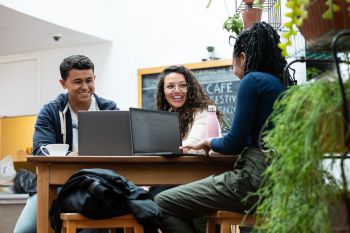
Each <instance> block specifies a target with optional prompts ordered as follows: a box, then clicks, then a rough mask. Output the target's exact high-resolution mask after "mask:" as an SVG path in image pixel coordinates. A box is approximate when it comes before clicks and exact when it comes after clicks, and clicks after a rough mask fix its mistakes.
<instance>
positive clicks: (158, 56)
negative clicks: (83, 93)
mask: <svg viewBox="0 0 350 233" xmlns="http://www.w3.org/2000/svg"><path fill="white" fill-rule="evenodd" d="M207 3H208V0H192V1H189V0H147V1H145V0H127V1H122V0H74V1H72V0H60V1H45V0H26V1H24V0H0V4H3V5H6V6H8V7H11V8H14V9H16V10H19V11H21V12H25V13H27V14H30V15H32V16H36V17H38V18H42V19H44V20H47V21H50V22H54V23H56V24H60V25H62V26H66V27H69V28H71V29H75V30H78V31H81V32H84V33H88V34H92V35H95V36H100V37H103V38H107V39H110V40H111V41H113V43H105V44H92V45H84V46H76V47H71V48H64V49H56V50H47V51H38V52H35V53H31V54H14V55H11V57H15V58H16V59H22V58H23V57H27V56H36V57H38V61H39V64H40V65H39V72H38V73H39V77H40V78H39V87H40V88H39V94H38V95H39V96H38V99H39V106H41V105H42V104H44V103H45V102H47V101H48V100H50V99H52V98H54V97H55V96H56V95H57V94H58V93H59V92H61V91H62V89H61V87H60V85H59V83H58V79H59V70H58V66H59V63H60V62H61V61H62V59H63V58H64V57H66V56H69V55H71V54H84V55H87V56H89V57H90V58H91V59H92V60H93V62H94V63H95V65H96V74H97V80H96V85H97V88H96V92H97V94H99V95H100V96H103V97H105V98H108V99H112V100H114V101H116V102H117V104H118V106H119V107H121V108H122V109H127V108H128V107H129V106H137V94H138V93H137V69H139V68H145V67H153V66H163V65H171V64H181V63H191V62H199V61H201V59H202V58H205V57H206V55H207V52H206V47H207V46H208V45H212V46H214V47H215V56H216V57H220V58H230V57H231V54H232V47H231V46H230V45H229V44H228V36H229V34H228V33H227V32H226V31H224V30H223V29H222V24H223V22H224V20H225V19H226V18H227V16H228V15H229V13H230V14H232V13H233V12H234V9H235V6H234V3H235V2H234V0H224V1H222V0H220V1H218V0H213V2H212V4H211V6H210V8H209V9H207V8H206V5H207ZM227 9H229V10H227ZM228 11H230V12H228ZM1 59H2V58H1V57H0V60H1ZM3 59H7V56H6V57H5V58H3ZM298 70H299V68H298ZM301 70H302V68H301ZM20 97H21V96H19V97H18V98H20Z"/></svg>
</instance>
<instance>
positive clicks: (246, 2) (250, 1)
mask: <svg viewBox="0 0 350 233" xmlns="http://www.w3.org/2000/svg"><path fill="white" fill-rule="evenodd" d="M242 2H243V3H245V4H246V5H253V3H254V0H242ZM264 2H265V0H260V4H263V3H264Z"/></svg>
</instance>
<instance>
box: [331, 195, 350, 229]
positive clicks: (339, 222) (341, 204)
mask: <svg viewBox="0 0 350 233" xmlns="http://www.w3.org/2000/svg"><path fill="white" fill-rule="evenodd" d="M328 212H329V218H330V224H331V232H332V233H349V232H350V227H349V225H348V212H347V208H346V200H345V196H344V195H339V197H338V199H337V200H335V201H334V202H332V203H331V204H330V206H329V208H328Z"/></svg>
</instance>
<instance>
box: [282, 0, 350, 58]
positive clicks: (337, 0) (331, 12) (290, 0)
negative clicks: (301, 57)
mask: <svg viewBox="0 0 350 233" xmlns="http://www.w3.org/2000/svg"><path fill="white" fill-rule="evenodd" d="M279 4H281V1H280V0H279V1H278V2H277V6H278V5H279ZM322 4H323V5H324V4H325V6H322ZM311 5H317V6H315V7H311V8H310V6H311ZM285 6H286V9H287V13H286V14H285V16H286V22H285V23H284V24H283V27H285V28H286V29H287V30H286V32H285V33H283V34H282V37H284V38H285V39H286V40H285V42H283V43H280V44H279V47H280V48H281V49H282V54H283V56H287V55H288V53H287V47H288V46H290V45H292V37H293V36H295V35H297V30H298V29H297V28H301V27H302V25H303V23H304V21H305V20H306V19H307V20H308V21H309V22H308V23H307V25H304V27H303V28H301V31H302V34H303V35H304V37H306V38H305V39H306V40H307V41H308V40H309V38H310V40H314V39H315V38H318V37H320V36H322V35H323V34H325V33H326V32H328V31H330V30H332V29H338V30H339V29H341V28H349V27H350V24H347V23H346V22H349V21H350V0H325V1H324V0H313V1H312V0H287V2H286V4H285ZM323 9H325V11H324V12H323ZM311 10H312V12H311V13H310V12H309V11H311ZM340 12H342V13H340ZM343 12H347V13H343ZM318 15H319V17H318ZM337 15H339V16H338V17H337V18H335V16H337ZM335 23H336V24H335ZM327 24H328V25H327ZM334 24H335V25H334ZM325 25H327V27H325ZM337 25H339V26H337ZM313 30H315V31H316V33H318V34H317V35H315V36H313V35H311V36H309V35H310V34H311V33H313V32H312V31H313ZM321 30H325V31H323V32H320V31H321ZM309 31H311V33H310V32H309Z"/></svg>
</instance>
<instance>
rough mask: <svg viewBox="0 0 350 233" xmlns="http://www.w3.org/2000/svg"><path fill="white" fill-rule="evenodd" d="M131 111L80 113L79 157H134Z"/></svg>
mask: <svg viewBox="0 0 350 233" xmlns="http://www.w3.org/2000/svg"><path fill="white" fill-rule="evenodd" d="M131 147H132V145H131V134H130V120H129V111H80V112H78V153H79V155H95V156H98V155H108V156H109V155H110V156H130V155H132V148H131Z"/></svg>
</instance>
